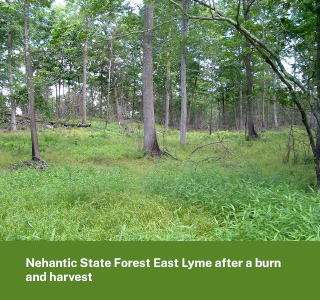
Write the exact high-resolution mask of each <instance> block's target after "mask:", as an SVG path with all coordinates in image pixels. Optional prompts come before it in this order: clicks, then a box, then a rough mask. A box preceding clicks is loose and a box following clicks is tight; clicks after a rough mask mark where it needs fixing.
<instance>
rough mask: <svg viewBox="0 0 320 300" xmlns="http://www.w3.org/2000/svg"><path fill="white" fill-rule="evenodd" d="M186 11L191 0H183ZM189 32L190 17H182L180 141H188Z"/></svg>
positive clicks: (183, 142)
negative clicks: (186, 42)
mask: <svg viewBox="0 0 320 300" xmlns="http://www.w3.org/2000/svg"><path fill="white" fill-rule="evenodd" d="M181 1H182V8H183V11H184V12H188V5H189V0H181ZM187 33H188V18H186V17H185V16H184V17H183V19H182V28H181V34H182V53H181V87H180V88H181V120H180V143H181V144H186V143H187V46H186V45H185V40H184V39H185V36H186V35H187Z"/></svg>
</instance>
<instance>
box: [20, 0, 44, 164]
mask: <svg viewBox="0 0 320 300" xmlns="http://www.w3.org/2000/svg"><path fill="white" fill-rule="evenodd" d="M29 5H30V4H29V1H28V0H25V1H24V43H25V59H26V73H27V85H28V98H29V114H30V131H31V144H32V160H34V161H39V160H40V152H39V146H38V136H37V126H36V115H35V103H34V84H33V70H32V62H31V53H30V41H29Z"/></svg>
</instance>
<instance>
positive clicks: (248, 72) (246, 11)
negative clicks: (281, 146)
mask: <svg viewBox="0 0 320 300" xmlns="http://www.w3.org/2000/svg"><path fill="white" fill-rule="evenodd" d="M249 10H250V7H249V6H248V4H247V0H243V11H244V20H245V22H247V21H249V20H250V17H249ZM246 49H247V54H246V57H245V65H246V77H247V106H248V108H247V126H248V134H249V136H251V137H252V138H257V137H258V135H257V133H256V131H255V129H254V122H253V98H252V91H253V84H252V78H253V76H252V67H251V64H252V52H251V44H250V42H249V41H248V39H246Z"/></svg>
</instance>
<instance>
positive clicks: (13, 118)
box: [6, 0, 17, 131]
mask: <svg viewBox="0 0 320 300" xmlns="http://www.w3.org/2000/svg"><path fill="white" fill-rule="evenodd" d="M6 2H7V3H8V4H10V1H9V0H7V1H6ZM7 26H8V33H7V34H8V36H7V44H8V73H9V102H10V107H11V131H16V130H17V124H16V103H15V99H14V98H13V80H12V37H11V20H10V14H9V13H8V14H7Z"/></svg>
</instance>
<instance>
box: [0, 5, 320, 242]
mask: <svg viewBox="0 0 320 300" xmlns="http://www.w3.org/2000/svg"><path fill="white" fill-rule="evenodd" d="M0 32H1V34H0V175H1V176H0V240H7V241H12V240H47V241H49V240H51V241H61V240H95V241H102V240H104V241H105V240H107V241H123V240H148V241H150V240H171V241H172V240H210V241H226V240H228V241H236V240H264V241H270V240H320V201H319V200H320V198H319V189H320V166H319V163H320V0H302V1H301V0H300V1H299V0H292V1H287V0H276V1H271V0H227V1H221V0H216V1H215V0H210V1H209V0H203V1H200V0H165V1H159V0H154V1H147V0H144V1H125V0H110V1H104V0H59V1H53V0H34V1H32V0H1V1H0Z"/></svg>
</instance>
